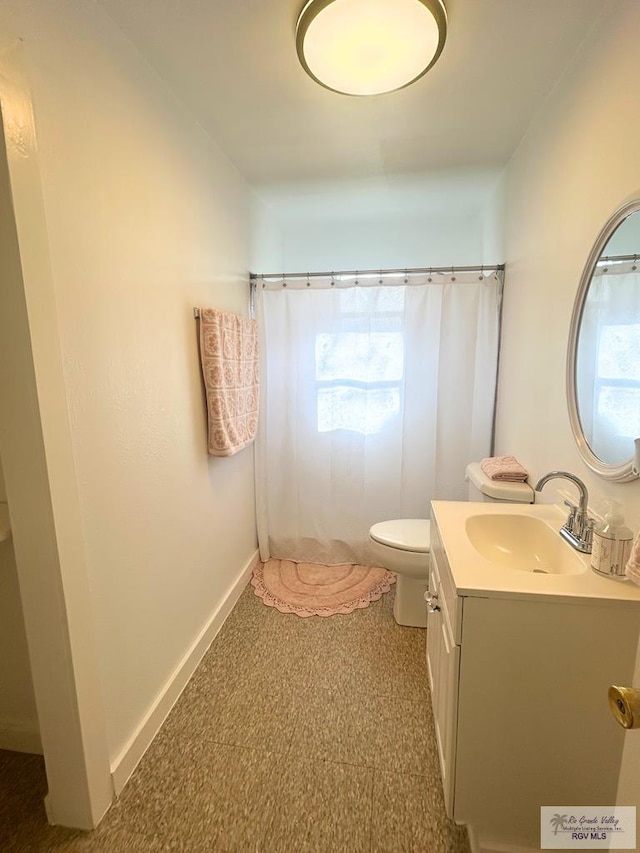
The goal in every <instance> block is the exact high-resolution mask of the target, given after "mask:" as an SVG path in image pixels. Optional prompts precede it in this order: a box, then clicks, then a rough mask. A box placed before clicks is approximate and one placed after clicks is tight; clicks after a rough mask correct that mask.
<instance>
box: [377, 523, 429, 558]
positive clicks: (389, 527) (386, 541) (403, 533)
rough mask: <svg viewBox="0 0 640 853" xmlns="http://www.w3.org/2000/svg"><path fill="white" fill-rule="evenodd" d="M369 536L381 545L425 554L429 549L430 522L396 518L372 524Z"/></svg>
mask: <svg viewBox="0 0 640 853" xmlns="http://www.w3.org/2000/svg"><path fill="white" fill-rule="evenodd" d="M369 535H370V536H371V538H372V539H375V541H376V542H380V544H381V545H388V546H389V547H390V548H399V549H400V550H401V551H416V552H417V553H419V554H427V553H428V552H429V550H430V548H431V522H430V521H428V520H427V519H425V518H398V519H395V520H394V521H380V522H379V523H378V524H374V525H373V527H372V528H371V530H370V531H369Z"/></svg>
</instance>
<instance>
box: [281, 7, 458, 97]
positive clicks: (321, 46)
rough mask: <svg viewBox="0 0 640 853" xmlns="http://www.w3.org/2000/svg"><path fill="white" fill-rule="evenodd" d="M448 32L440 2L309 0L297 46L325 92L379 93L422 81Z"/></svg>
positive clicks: (301, 15)
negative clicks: (325, 89)
mask: <svg viewBox="0 0 640 853" xmlns="http://www.w3.org/2000/svg"><path fill="white" fill-rule="evenodd" d="M446 33H447V13H446V10H445V7H444V3H443V2H442V0H309V2H308V3H307V4H306V6H305V7H304V8H303V10H302V12H301V13H300V17H299V18H298V24H297V28H296V45H297V50H298V57H299V59H300V62H301V63H302V66H303V68H304V69H305V71H306V72H307V73H308V74H309V75H310V76H311V77H313V79H314V80H315V81H316V82H317V83H320V84H321V85H322V86H325V87H326V88H327V89H332V90H333V91H335V92H341V93H343V94H346V95H380V94H383V93H384V92H393V91H395V90H396V89H402V88H403V87H404V86H408V85H409V84H410V83H413V82H414V81H415V80H417V79H418V78H419V77H422V75H423V74H425V73H426V71H427V70H428V69H429V68H430V67H431V66H432V65H433V64H434V62H435V61H436V59H437V58H438V57H439V56H440V53H441V52H442V48H443V47H444V41H445V38H446Z"/></svg>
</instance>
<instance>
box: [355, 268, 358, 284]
mask: <svg viewBox="0 0 640 853" xmlns="http://www.w3.org/2000/svg"><path fill="white" fill-rule="evenodd" d="M355 285H356V287H357V286H358V270H356V281H355Z"/></svg>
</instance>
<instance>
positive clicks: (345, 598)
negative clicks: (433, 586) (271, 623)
mask: <svg viewBox="0 0 640 853" xmlns="http://www.w3.org/2000/svg"><path fill="white" fill-rule="evenodd" d="M395 581H396V576H395V574H394V573H393V572H389V571H387V570H386V569H377V568H374V567H372V566H354V565H350V564H344V565H340V566H321V565H318V564H317V563H294V562H293V560H267V562H266V563H258V565H257V566H256V568H255V569H254V570H253V577H252V578H251V583H252V585H253V586H254V592H255V594H256V595H258V596H260V598H261V599H262V600H263V602H264V603H265V604H266V605H267V606H268V607H275V608H276V609H277V610H279V611H280V612H281V613H295V614H296V615H297V616H333V615H334V614H336V613H351V612H353V611H354V610H360V609H362V608H363V607H368V606H369V605H370V604H371V602H372V601H378V599H379V598H380V597H381V596H382V595H383V594H384V593H385V592H389V590H390V589H391V585H392V584H394V583H395Z"/></svg>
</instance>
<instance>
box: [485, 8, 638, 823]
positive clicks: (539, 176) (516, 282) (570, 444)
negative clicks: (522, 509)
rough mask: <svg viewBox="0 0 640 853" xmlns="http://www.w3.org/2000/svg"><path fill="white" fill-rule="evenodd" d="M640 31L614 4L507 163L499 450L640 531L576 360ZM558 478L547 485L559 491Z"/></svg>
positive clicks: (634, 113)
mask: <svg viewBox="0 0 640 853" xmlns="http://www.w3.org/2000/svg"><path fill="white" fill-rule="evenodd" d="M639 31H640V5H639V4H638V3H637V2H636V0H620V2H613V3H607V4H606V7H605V8H604V9H603V14H602V18H601V20H600V21H599V22H598V24H597V26H595V27H594V28H593V30H592V32H591V34H590V37H589V38H588V39H587V41H586V43H585V44H584V45H583V48H582V51H581V53H580V54H579V56H578V57H577V60H576V61H575V62H574V63H573V65H572V67H571V68H570V69H569V71H568V72H567V74H566V75H565V77H564V78H563V79H562V80H561V81H560V83H559V85H558V86H557V87H556V89H555V90H554V92H553V93H552V94H551V96H550V98H549V100H548V102H547V104H546V105H545V107H544V109H543V111H542V112H541V113H540V114H539V115H538V116H537V117H536V119H535V120H534V122H533V123H532V125H531V126H530V128H529V130H528V132H527V134H526V136H525V138H524V140H523V142H522V144H521V145H520V147H519V149H518V151H517V152H516V154H515V156H514V157H513V159H512V161H511V163H510V165H509V167H508V169H507V172H506V175H505V185H504V187H503V190H504V192H505V205H506V206H505V235H504V237H505V260H506V263H507V273H506V285H505V302H504V330H503V351H502V358H501V375H500V388H499V402H498V429H497V450H498V452H500V453H514V454H516V455H517V456H518V458H519V459H520V460H521V461H522V463H523V464H524V465H525V466H526V467H527V468H528V469H529V471H530V472H531V474H532V476H533V478H534V479H535V478H536V477H539V476H540V475H542V474H544V473H545V472H546V471H549V470H551V469H554V468H559V469H565V470H569V471H573V472H575V473H576V474H578V476H580V477H582V478H583V479H584V480H585V482H586V483H587V485H588V487H589V491H590V495H591V498H592V501H591V502H592V503H595V504H596V505H597V504H598V501H600V500H601V499H602V498H603V497H605V496H610V497H615V498H617V499H619V500H620V501H622V502H623V504H624V505H625V507H626V515H627V520H628V522H629V524H630V526H631V527H632V528H634V529H635V530H636V531H638V530H640V481H634V482H632V483H629V484H607V483H606V482H605V481H603V480H601V479H599V478H598V477H596V476H595V475H593V474H591V473H590V472H589V470H588V469H587V468H586V466H585V465H584V464H583V463H582V461H581V460H580V457H579V456H578V454H577V452H576V448H575V445H574V441H573V438H572V435H571V431H570V427H569V419H568V414H567V406H566V401H565V357H566V348H567V337H568V330H569V322H570V317H571V310H572V306H573V301H574V297H575V294H576V290H577V288H578V282H579V279H580V275H581V273H582V269H583V265H584V263H585V261H586V259H587V255H588V253H589V251H590V249H591V246H592V244H593V241H594V239H595V238H596V236H597V235H598V233H599V231H600V228H601V227H602V225H603V224H604V223H605V221H606V220H607V218H608V217H609V216H610V215H611V214H612V213H613V212H614V211H615V210H616V209H617V208H618V207H619V206H620V204H622V203H623V202H624V201H625V200H628V199H630V198H633V197H635V198H640V157H638V144H637V140H638V136H639V134H640V112H639V111H638V110H637V105H638V82H637V81H638V80H639V79H640V51H638V49H637V33H638V32H639ZM553 485H554V484H553V483H552V484H550V485H549V486H547V487H546V490H549V494H550V496H553V494H554V489H553ZM557 485H558V486H559V487H560V488H562V487H563V484H562V483H561V482H560V481H557ZM569 488H570V487H569ZM546 490H545V491H546ZM594 630H596V628H595V627H594ZM636 684H637V685H639V686H640V670H639V671H638V673H637V676H636ZM603 701H606V700H605V697H603ZM612 724H613V721H612ZM625 749H626V752H625V766H624V771H623V776H622V780H621V787H620V802H621V803H626V804H633V805H638V806H640V736H639V735H638V734H637V733H630V734H628V735H627V741H626V747H625ZM594 772H597V768H594Z"/></svg>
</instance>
